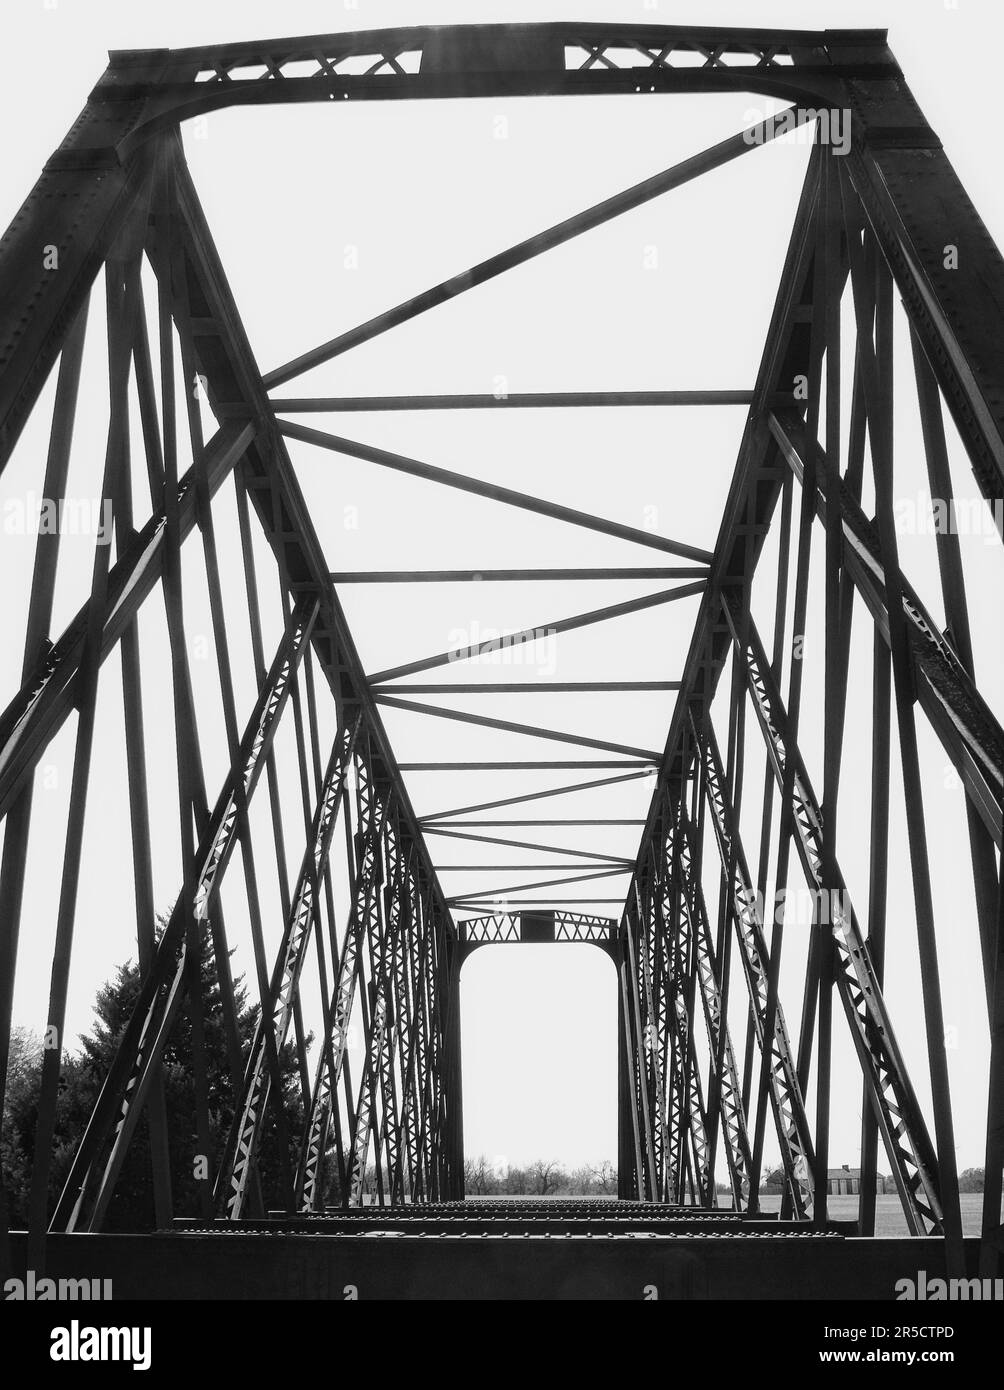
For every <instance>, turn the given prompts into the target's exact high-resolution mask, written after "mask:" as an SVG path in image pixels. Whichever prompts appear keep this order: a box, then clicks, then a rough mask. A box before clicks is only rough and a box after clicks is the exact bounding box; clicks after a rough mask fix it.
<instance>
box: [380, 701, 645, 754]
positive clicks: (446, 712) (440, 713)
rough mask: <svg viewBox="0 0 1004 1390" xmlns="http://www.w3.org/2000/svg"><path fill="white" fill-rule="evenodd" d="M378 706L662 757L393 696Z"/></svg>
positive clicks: (610, 750)
mask: <svg viewBox="0 0 1004 1390" xmlns="http://www.w3.org/2000/svg"><path fill="white" fill-rule="evenodd" d="M374 699H375V700H376V702H377V704H378V705H385V706H387V708H389V709H401V710H408V711H409V712H410V713H412V714H429V715H433V716H434V717H435V718H437V719H453V720H456V721H457V723H460V724H477V725H478V726H479V727H481V728H486V729H498V730H500V731H501V732H503V733H512V734H525V735H526V736H527V737H528V738H545V739H552V740H553V741H554V742H556V743H570V744H574V745H575V746H576V747H577V748H595V749H596V750H597V751H598V752H600V753H623V754H624V756H625V757H626V758H652V759H653V760H658V757H659V754H658V753H657V752H656V751H655V750H654V749H651V748H632V747H629V746H627V745H625V744H623V743H606V742H604V741H603V740H602V739H594V738H585V737H583V736H581V735H579V734H566V733H562V732H560V730H557V729H540V728H538V727H537V726H536V725H534V724H515V723H512V722H511V721H510V720H508V719H492V718H490V717H489V716H488V715H484V714H468V713H467V712H466V711H463V710H453V709H443V708H441V707H440V706H438V705H423V704H421V703H419V702H418V701H417V700H398V699H396V698H395V697H393V696H391V695H381V694H379V693H374Z"/></svg>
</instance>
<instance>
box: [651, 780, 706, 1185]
mask: <svg viewBox="0 0 1004 1390" xmlns="http://www.w3.org/2000/svg"><path fill="white" fill-rule="evenodd" d="M667 811H669V812H670V813H669V814H668V815H667V814H666V812H667ZM662 826H663V830H662V835H661V836H660V837H659V838H660V840H661V854H660V856H659V859H658V861H657V862H658V866H659V875H660V880H661V893H660V912H661V914H662V931H661V940H662V951H663V973H664V976H665V986H664V988H665V1019H664V1020H663V1026H664V1028H665V1037H666V1042H665V1052H666V1056H667V1059H668V1067H669V1071H670V1072H671V1073H672V1078H673V1082H672V1088H671V1092H670V1105H669V1128H668V1132H669V1152H668V1155H667V1172H666V1176H667V1192H668V1200H669V1201H671V1202H681V1201H683V1199H684V1189H685V1182H686V1165H685V1159H686V1132H687V1129H688V1128H689V1118H690V1115H689V1109H690V1096H689V1082H690V1069H689V1060H690V1051H691V1048H690V1028H689V1019H688V1016H687V1005H686V999H685V996H684V992H683V980H682V978H681V977H682V975H683V973H684V971H685V969H686V955H687V951H688V948H689V935H690V933H689V919H688V918H687V917H686V914H685V913H683V912H682V911H681V902H680V899H681V891H680V890H681V884H680V881H679V877H678V874H677V852H676V842H677V836H678V824H677V820H676V818H675V817H674V816H673V815H672V812H671V808H670V807H668V805H667V806H666V808H665V809H664V811H663V819H662ZM702 1195H703V1194H702Z"/></svg>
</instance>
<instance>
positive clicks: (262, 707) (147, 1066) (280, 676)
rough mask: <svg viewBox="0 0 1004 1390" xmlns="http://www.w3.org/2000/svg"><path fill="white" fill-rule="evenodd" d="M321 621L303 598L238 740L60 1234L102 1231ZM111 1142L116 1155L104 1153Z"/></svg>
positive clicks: (97, 1115) (104, 1094) (126, 1036)
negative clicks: (195, 950)
mask: <svg viewBox="0 0 1004 1390" xmlns="http://www.w3.org/2000/svg"><path fill="white" fill-rule="evenodd" d="M316 617H317V603H316V601H315V600H313V599H303V600H301V602H300V603H299V604H298V605H297V608H296V611H295V613H294V615H293V616H292V618H291V620H290V623H289V626H288V627H287V628H286V631H285V632H284V633H283V637H282V640H281V642H280V644H279V648H278V650H277V652H276V655H275V659H274V660H273V662H272V665H271V667H270V668H269V672H268V676H267V679H266V681H265V683H264V685H263V687H262V689H261V691H260V692H259V695H258V699H257V701H256V702H255V706H254V709H253V711H252V713H251V717H250V719H249V720H248V723H247V727H246V729H245V731H244V736H243V738H242V739H241V743H240V748H239V754H238V759H237V761H236V763H235V764H234V766H233V767H231V769H230V772H229V775H228V777H227V780H226V782H225V784H224V786H223V789H222V791H221V792H220V795H219V798H218V800H217V802H216V805H215V807H214V808H213V812H212V815H211V816H210V818H209V821H208V823H207V825H206V828H205V830H204V832H203V834H202V836H201V837H200V840H199V845H198V849H197V853H196V870H195V873H194V874H193V877H192V883H193V893H192V897H191V899H190V900H186V899H185V898H184V897H182V898H179V900H178V902H177V903H176V904H175V907H174V910H173V912H172V913H171V917H170V920H169V921H168V924H167V927H166V928H165V930H164V934H163V936H162V937H161V939H160V942H159V944H158V947H157V953H156V956H155V958H154V961H153V963H152V965H151V968H150V970H149V972H148V974H147V976H146V978H145V980H144V981H143V984H142V986H141V988H140V992H139V995H138V998H137V1001H136V1005H135V1008H134V1010H133V1013H132V1015H131V1017H130V1019H129V1022H128V1024H127V1025H126V1028H125V1031H124V1033H123V1035H122V1040H121V1042H120V1044H119V1047H118V1050H117V1052H116V1054H115V1058H114V1061H113V1062H112V1065H111V1067H110V1069H109V1072H108V1075H107V1076H106V1078H105V1081H104V1084H103V1085H102V1088H101V1092H100V1094H99V1096H98V1100H97V1102H96V1103H95V1107H94V1110H93V1112H92V1114H91V1118H90V1120H89V1122H88V1126H87V1129H86V1131H85V1133H84V1136H83V1138H82V1140H81V1142H80V1146H79V1148H78V1149H77V1152H76V1154H75V1156H74V1160H73V1164H72V1165H71V1168H70V1172H69V1175H68V1176H67V1179H66V1182H65V1184H64V1187H63V1191H62V1194H61V1196H60V1198H59V1202H58V1204H57V1206H56V1211H55V1213H54V1215H53V1218H52V1229H53V1230H66V1231H73V1230H80V1229H87V1230H94V1229H100V1226H101V1223H102V1220H103V1218H104V1214H105V1212H106V1210H107V1207H108V1203H109V1202H110V1201H111V1198H112V1195H113V1193H114V1189H115V1183H116V1181H117V1179H118V1175H119V1172H120V1171H121V1167H122V1162H123V1160H124V1158H125V1153H126V1149H127V1147H128V1144H129V1140H130V1139H131V1137H132V1133H133V1130H134V1129H135V1127H136V1123H137V1121H138V1119H139V1115H140V1113H141V1111H142V1108H143V1105H144V1102H145V1100H146V1096H147V1092H148V1090H149V1087H150V1084H151V1081H152V1079H153V1076H154V1075H155V1073H156V1069H157V1065H158V1063H159V1061H160V1058H161V1054H162V1052H163V1049H164V1046H165V1044H166V1042H167V1040H168V1038H169V1037H170V1033H171V1029H172V1026H173V1024H174V1021H175V1019H176V1018H177V1014H178V1009H179V1008H180V1006H181V1001H182V996H183V993H184V981H185V972H186V964H187V936H188V932H189V927H190V925H191V923H192V922H193V921H194V922H196V923H202V924H208V922H209V920H210V918H211V915H212V913H213V911H214V908H215V904H216V899H217V896H218V893H219V888H220V884H221V882H222V880H223V876H224V874H225V873H226V869H227V865H228V864H229V862H230V858H231V855H232V853H233V850H234V847H235V844H236V841H237V830H238V806H239V803H240V802H242V801H243V802H244V803H246V802H248V801H250V799H251V796H252V795H253V793H254V789H255V787H256V785H257V783H258V779H259V776H260V774H261V771H262V768H263V766H264V762H265V758H266V756H267V754H268V750H269V748H270V747H271V745H272V740H273V738H274V737H275V731H276V728H277V726H278V723H279V719H280V717H281V715H282V712H283V709H284V708H285V705H286V700H287V698H288V695H289V690H290V683H291V681H292V678H293V676H294V674H295V672H296V669H297V667H298V666H299V663H300V661H301V660H302V657H303V653H304V651H305V650H306V647H307V643H308V642H309V640H310V635H311V631H312V629H313V625H314V621H315V619H316ZM113 1126H114V1134H112V1129H113ZM109 1137H111V1148H110V1150H109V1151H108V1153H107V1155H105V1148H106V1145H107V1143H108V1139H109ZM92 1200H93V1205H92Z"/></svg>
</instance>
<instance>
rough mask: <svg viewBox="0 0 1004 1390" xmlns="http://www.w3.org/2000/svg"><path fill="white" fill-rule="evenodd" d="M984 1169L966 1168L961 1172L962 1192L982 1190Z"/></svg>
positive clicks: (960, 1188)
mask: <svg viewBox="0 0 1004 1390" xmlns="http://www.w3.org/2000/svg"><path fill="white" fill-rule="evenodd" d="M984 1176H985V1174H984V1170H983V1169H982V1168H966V1169H964V1170H963V1171H962V1172H961V1173H960V1174H959V1191H960V1192H982V1191H983V1180H984Z"/></svg>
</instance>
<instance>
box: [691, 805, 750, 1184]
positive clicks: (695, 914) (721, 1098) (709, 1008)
mask: <svg viewBox="0 0 1004 1390" xmlns="http://www.w3.org/2000/svg"><path fill="white" fill-rule="evenodd" d="M681 828H682V830H683V836H682V838H681V839H680V841H679V850H678V853H679V862H680V870H681V874H682V876H683V892H682V896H681V901H682V903H683V909H684V912H685V913H687V914H688V916H690V917H691V932H692V934H693V937H694V940H695V946H696V957H697V978H698V981H699V983H700V987H701V1000H702V1003H703V1007H704V1021H705V1025H706V1027H707V1030H708V1040H709V1042H710V1045H711V1055H712V1059H713V1061H714V1060H715V1059H717V1058H718V1056H719V1055H721V1057H722V1065H721V1069H720V1070H719V1071H718V1075H717V1081H718V1104H719V1108H720V1111H721V1116H722V1128H723V1130H724V1133H725V1144H726V1158H727V1160H728V1165H729V1177H730V1180H731V1183H732V1195H733V1198H734V1200H735V1206H736V1210H737V1211H741V1210H742V1209H743V1207H744V1206H745V1205H746V1203H747V1202H748V1201H749V1198H750V1195H751V1194H750V1172H751V1170H752V1166H753V1157H752V1150H751V1148H750V1142H749V1135H748V1133H747V1129H746V1112H745V1110H744V1108H743V1099H742V1089H741V1086H740V1083H739V1071H738V1068H737V1067H736V1060H735V1053H734V1051H733V1048H732V1038H731V1036H730V1034H729V1027H728V1020H727V1018H726V1016H725V1011H724V1008H723V1004H722V996H721V984H720V976H719V971H718V963H717V960H716V958H715V944H714V941H713V940H712V936H711V924H710V922H709V920H708V913H707V907H706V905H705V901H704V892H703V889H702V888H701V884H700V881H699V880H698V879H696V878H695V877H693V876H692V873H691V864H692V856H693V843H694V828H693V826H692V825H691V823H690V819H689V817H688V816H687V812H686V807H681ZM695 918H696V924H695V922H694V920H693V919H695Z"/></svg>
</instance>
